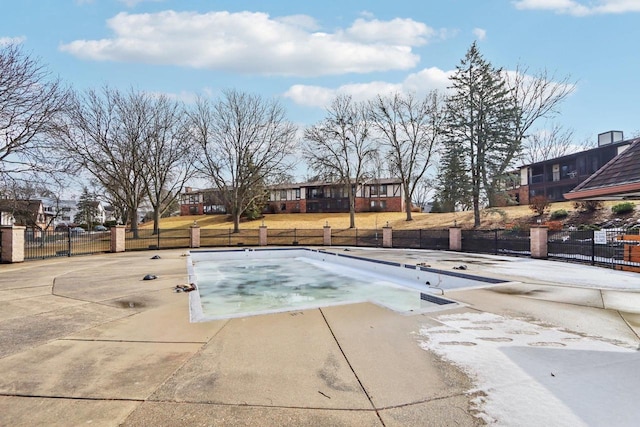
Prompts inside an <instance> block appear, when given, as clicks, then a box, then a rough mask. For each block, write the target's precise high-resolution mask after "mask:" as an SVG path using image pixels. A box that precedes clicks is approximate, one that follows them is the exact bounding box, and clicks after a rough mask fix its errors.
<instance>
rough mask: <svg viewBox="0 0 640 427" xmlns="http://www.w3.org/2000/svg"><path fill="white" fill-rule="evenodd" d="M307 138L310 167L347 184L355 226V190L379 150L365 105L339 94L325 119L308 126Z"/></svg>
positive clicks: (350, 211)
mask: <svg viewBox="0 0 640 427" xmlns="http://www.w3.org/2000/svg"><path fill="white" fill-rule="evenodd" d="M304 139H305V141H306V147H305V149H304V154H303V156H304V158H305V159H306V161H307V163H308V164H309V166H310V168H311V169H312V170H314V171H315V172H317V173H318V174H319V175H320V176H322V177H323V178H324V179H325V180H332V179H333V180H337V182H339V183H340V184H342V185H344V188H345V192H346V193H347V194H348V199H349V227H350V228H355V226H356V224H355V211H356V209H355V191H356V190H357V188H358V185H359V184H360V183H361V182H362V180H363V178H364V177H365V176H364V174H365V171H366V166H367V162H369V161H370V160H371V159H372V158H373V156H374V154H375V152H376V146H375V144H374V142H373V140H372V139H371V137H370V128H369V122H368V114H367V109H366V105H365V104H361V103H356V102H354V101H353V100H352V98H351V97H350V96H338V97H336V98H335V99H334V100H333V102H332V103H331V106H330V107H329V108H328V109H327V114H326V117H325V118H324V120H322V121H321V122H319V123H317V124H315V125H313V126H311V127H310V128H307V129H306V130H305V132H304Z"/></svg>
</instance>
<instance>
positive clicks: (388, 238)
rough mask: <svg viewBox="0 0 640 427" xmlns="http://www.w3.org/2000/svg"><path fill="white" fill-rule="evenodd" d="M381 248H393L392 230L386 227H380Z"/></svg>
mask: <svg viewBox="0 0 640 427" xmlns="http://www.w3.org/2000/svg"><path fill="white" fill-rule="evenodd" d="M382 247H383V248H392V247H393V228H392V227H389V226H388V225H387V226H385V227H382Z"/></svg>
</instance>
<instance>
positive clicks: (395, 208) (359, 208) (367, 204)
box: [356, 197, 402, 212]
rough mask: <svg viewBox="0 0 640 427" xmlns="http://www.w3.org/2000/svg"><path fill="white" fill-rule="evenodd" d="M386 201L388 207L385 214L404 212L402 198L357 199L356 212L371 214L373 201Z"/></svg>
mask: <svg viewBox="0 0 640 427" xmlns="http://www.w3.org/2000/svg"><path fill="white" fill-rule="evenodd" d="M372 200H374V201H383V200H384V201H386V203H387V207H386V208H385V209H384V210H383V211H384V212H402V199H401V198H400V197H372V198H364V197H358V198H357V199H356V212H370V211H371V201H372Z"/></svg>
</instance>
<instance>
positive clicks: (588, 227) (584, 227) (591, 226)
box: [578, 224, 600, 231]
mask: <svg viewBox="0 0 640 427" xmlns="http://www.w3.org/2000/svg"><path fill="white" fill-rule="evenodd" d="M578 230H579V231H585V230H595V231H598V230H600V227H598V226H597V225H594V224H580V225H578Z"/></svg>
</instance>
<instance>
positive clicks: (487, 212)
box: [142, 202, 640, 229]
mask: <svg viewBox="0 0 640 427" xmlns="http://www.w3.org/2000/svg"><path fill="white" fill-rule="evenodd" d="M616 203H617V202H605V203H604V209H602V211H600V213H599V215H600V217H606V216H609V215H610V213H611V206H612V205H614V204H616ZM558 209H565V210H566V211H567V212H569V213H570V214H571V213H575V209H574V207H573V203H572V202H561V203H554V204H552V205H551V207H550V208H549V211H548V212H553V211H555V210H558ZM636 213H637V214H640V202H636ZM405 218H406V214H405V213H402V212H363V213H358V214H356V227H357V228H361V229H377V228H382V227H384V226H386V225H387V222H388V224H389V226H391V227H393V228H395V229H419V228H423V229H444V228H449V227H451V226H453V225H454V223H455V224H457V225H458V226H460V227H463V228H472V227H473V212H470V211H465V212H454V213H414V214H413V221H406V220H405ZM535 219H536V218H535V217H534V215H533V211H531V209H529V206H510V207H504V208H491V209H484V210H482V211H481V228H485V229H491V228H504V227H509V226H510V225H512V224H515V223H532V222H535ZM194 221H196V222H197V224H198V225H199V226H200V227H202V228H212V229H229V228H233V222H231V221H228V219H227V217H226V216H225V215H192V216H180V217H173V218H163V219H162V222H161V224H160V227H161V228H163V229H169V228H188V227H189V226H191V225H193V223H194ZM263 223H264V225H265V226H267V227H268V228H272V229H294V228H297V229H319V228H322V227H323V226H325V225H326V224H328V225H330V226H331V227H332V228H334V229H344V228H349V214H348V213H333V214H328V213H324V214H322V213H318V214H310V213H303V214H267V215H265V217H264V219H260V220H256V221H248V222H243V223H242V224H240V228H241V229H255V228H258V227H260V226H261V225H262V224H263ZM151 226H152V223H147V224H143V225H142V228H146V227H151Z"/></svg>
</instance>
